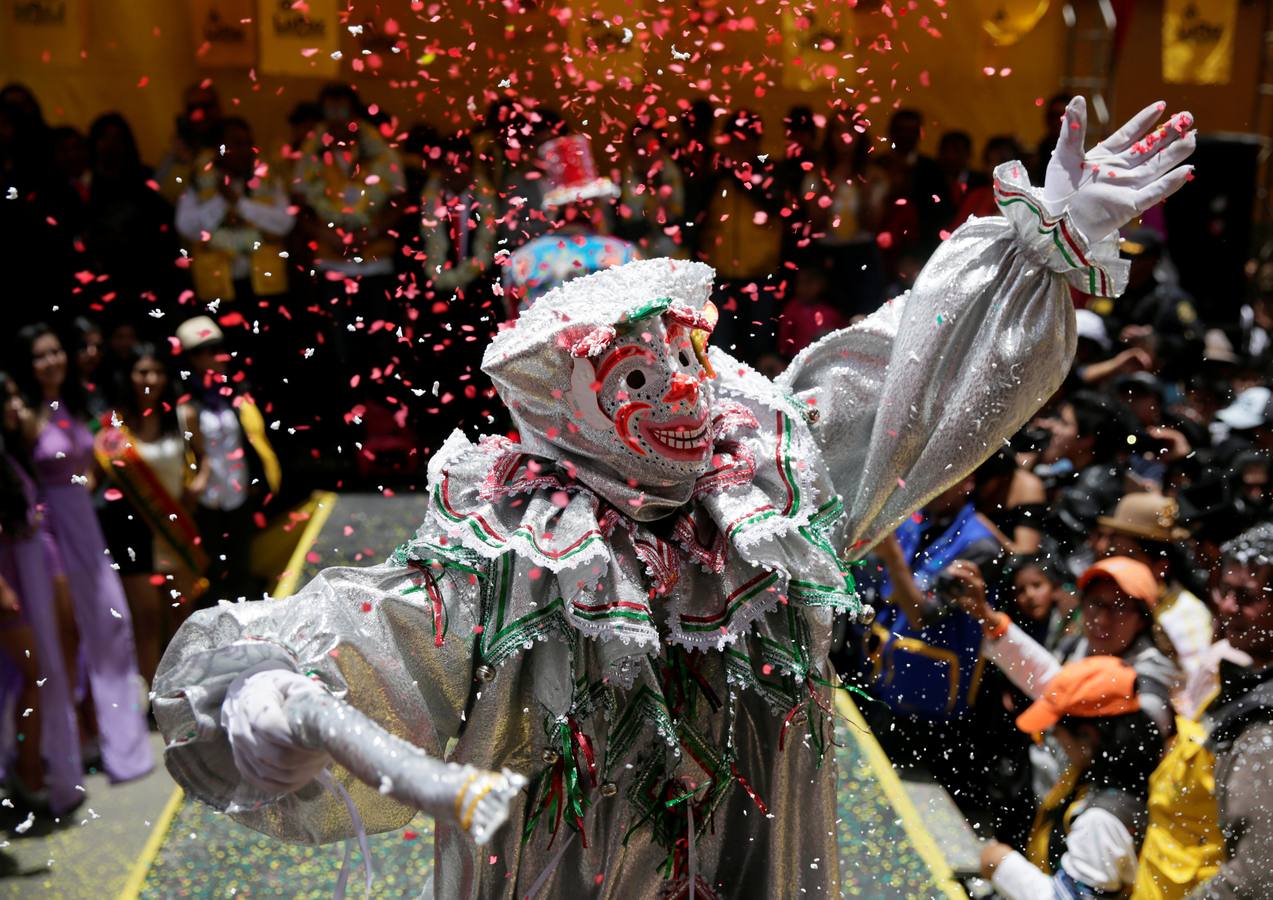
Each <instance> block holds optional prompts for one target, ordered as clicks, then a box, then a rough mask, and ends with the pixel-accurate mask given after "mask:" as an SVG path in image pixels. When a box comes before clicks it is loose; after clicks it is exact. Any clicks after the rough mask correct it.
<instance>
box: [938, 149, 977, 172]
mask: <svg viewBox="0 0 1273 900" xmlns="http://www.w3.org/2000/svg"><path fill="white" fill-rule="evenodd" d="M971 160H972V154H971V153H970V151H969V149H968V148H967V147H965V146H964V145H963V143H961V142H960V141H945V142H943V143H942V145H941V147H940V148H938V151H937V164H938V165H939V166H941V170H942V172H944V173H945V174H947V175H952V176H953V175H958V174H960V173H961V172H964V171H966V170H967V168H968V163H969V162H971Z"/></svg>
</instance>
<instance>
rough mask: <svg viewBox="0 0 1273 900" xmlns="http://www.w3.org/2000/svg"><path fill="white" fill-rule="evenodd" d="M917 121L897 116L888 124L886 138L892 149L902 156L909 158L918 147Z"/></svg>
mask: <svg viewBox="0 0 1273 900" xmlns="http://www.w3.org/2000/svg"><path fill="white" fill-rule="evenodd" d="M919 130H920V129H919V120H918V119H915V118H913V117H911V116H899V117H897V118H895V119H893V121H892V122H891V123H890V124H889V128H888V136H889V140H890V141H892V142H893V149H894V150H896V151H897V152H898V153H899V154H901V155H902V156H909V155H910V153H911V152H912V151H913V150H914V149H915V148H916V147H918V146H919Z"/></svg>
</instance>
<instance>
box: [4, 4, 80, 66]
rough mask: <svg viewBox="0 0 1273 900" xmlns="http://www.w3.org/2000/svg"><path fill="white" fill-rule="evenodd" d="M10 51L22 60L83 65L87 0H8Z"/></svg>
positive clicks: (6, 12) (12, 56) (6, 10)
mask: <svg viewBox="0 0 1273 900" xmlns="http://www.w3.org/2000/svg"><path fill="white" fill-rule="evenodd" d="M4 22H5V25H6V26H7V27H5V28H4V29H3V31H4V37H5V43H6V54H7V55H8V56H9V57H10V58H12V59H14V60H15V61H18V62H39V63H53V64H60V65H79V64H80V62H81V58H80V54H81V53H83V51H84V27H83V24H84V0H5V3H4Z"/></svg>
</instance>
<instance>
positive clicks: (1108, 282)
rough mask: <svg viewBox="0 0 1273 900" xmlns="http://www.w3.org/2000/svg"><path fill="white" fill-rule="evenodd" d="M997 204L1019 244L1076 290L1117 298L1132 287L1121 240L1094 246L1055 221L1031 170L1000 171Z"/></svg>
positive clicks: (1007, 167)
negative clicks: (1119, 251)
mask: <svg viewBox="0 0 1273 900" xmlns="http://www.w3.org/2000/svg"><path fill="white" fill-rule="evenodd" d="M994 181H995V202H996V203H997V204H998V206H999V209H1000V211H1001V212H1002V213H1003V214H1004V216H1005V217H1006V218H1007V219H1008V221H1009V222H1011V223H1012V227H1013V230H1014V231H1015V232H1016V235H1017V240H1018V242H1019V243H1020V245H1021V246H1022V247H1023V248H1024V249H1025V251H1026V253H1028V254H1029V255H1030V256H1031V257H1032V258H1033V259H1035V260H1037V261H1038V262H1040V263H1041V264H1043V265H1044V266H1046V267H1047V268H1048V269H1051V270H1052V271H1053V272H1056V273H1057V274H1058V275H1060V276H1062V277H1063V278H1065V280H1066V281H1067V282H1068V283H1069V284H1070V286H1071V287H1073V288H1075V289H1076V290H1079V291H1081V292H1083V293H1084V294H1091V295H1093V296H1097V297H1117V296H1119V295H1120V294H1122V293H1123V291H1124V289H1126V287H1127V270H1128V263H1127V261H1126V260H1123V259H1120V258H1119V256H1118V235H1117V233H1114V234H1111V235H1109V236H1108V237H1106V238H1104V239H1103V240H1100V241H1097V242H1095V243H1092V242H1090V241H1088V240H1087V238H1085V237H1084V236H1083V234H1082V233H1081V232H1080V231H1079V230H1078V228H1077V227H1075V225H1074V223H1073V222H1072V221H1071V220H1070V217H1069V214H1068V213H1065V212H1062V213H1060V214H1059V215H1054V214H1053V213H1051V212H1050V211H1049V210H1048V206H1047V204H1046V203H1044V201H1043V197H1042V191H1040V190H1038V189H1036V188H1035V187H1034V186H1032V185H1031V184H1030V179H1029V177H1028V176H1027V175H1026V167H1025V166H1024V165H1022V164H1021V163H1020V162H1018V161H1016V160H1013V161H1012V162H1006V163H1004V164H1003V165H1001V166H999V167H998V168H996V169H995V172H994Z"/></svg>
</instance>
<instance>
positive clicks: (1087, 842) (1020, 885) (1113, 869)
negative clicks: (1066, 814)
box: [990, 809, 1136, 900]
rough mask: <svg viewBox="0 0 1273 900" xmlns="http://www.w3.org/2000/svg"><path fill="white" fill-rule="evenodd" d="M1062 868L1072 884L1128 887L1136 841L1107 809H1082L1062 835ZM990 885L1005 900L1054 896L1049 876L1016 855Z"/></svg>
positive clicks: (1114, 888) (1133, 873) (1131, 880)
mask: <svg viewBox="0 0 1273 900" xmlns="http://www.w3.org/2000/svg"><path fill="white" fill-rule="evenodd" d="M1061 868H1062V869H1064V870H1065V872H1066V874H1067V875H1069V876H1070V877H1071V878H1073V879H1074V880H1075V881H1077V882H1079V883H1080V884H1084V885H1087V886H1088V887H1091V888H1095V889H1096V890H1098V891H1111V892H1112V891H1120V890H1123V889H1124V888H1130V887H1131V886H1132V885H1133V884H1134V883H1135V881H1136V842H1135V841H1134V840H1133V839H1132V836H1131V834H1130V833H1129V832H1128V831H1127V827H1126V826H1125V825H1123V823H1122V822H1120V821H1119V820H1118V817H1117V816H1115V815H1114V814H1113V813H1111V812H1110V811H1109V810H1105V809H1088V810H1085V811H1083V812H1081V813H1079V815H1078V816H1077V817H1076V818H1075V819H1074V822H1073V824H1072V825H1071V826H1070V833H1069V834H1067V835H1066V836H1065V853H1063V854H1062V855H1061ZM990 883H991V884H993V885H994V887H995V890H997V891H998V892H999V893H1000V894H1002V895H1003V896H1004V897H1005V898H1007V900H1036V898H1040V897H1052V896H1053V895H1054V892H1053V890H1052V878H1051V876H1048V875H1044V874H1043V873H1042V872H1040V871H1039V870H1038V869H1036V868H1035V867H1034V865H1033V864H1031V862H1030V861H1029V860H1028V859H1026V858H1025V857H1024V856H1022V855H1021V854H1020V853H1016V852H1013V853H1011V854H1009V855H1008V856H1005V857H1004V859H1003V861H1002V862H1001V863H999V866H998V868H996V869H995V874H994V877H992V878H991V879H990Z"/></svg>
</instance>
